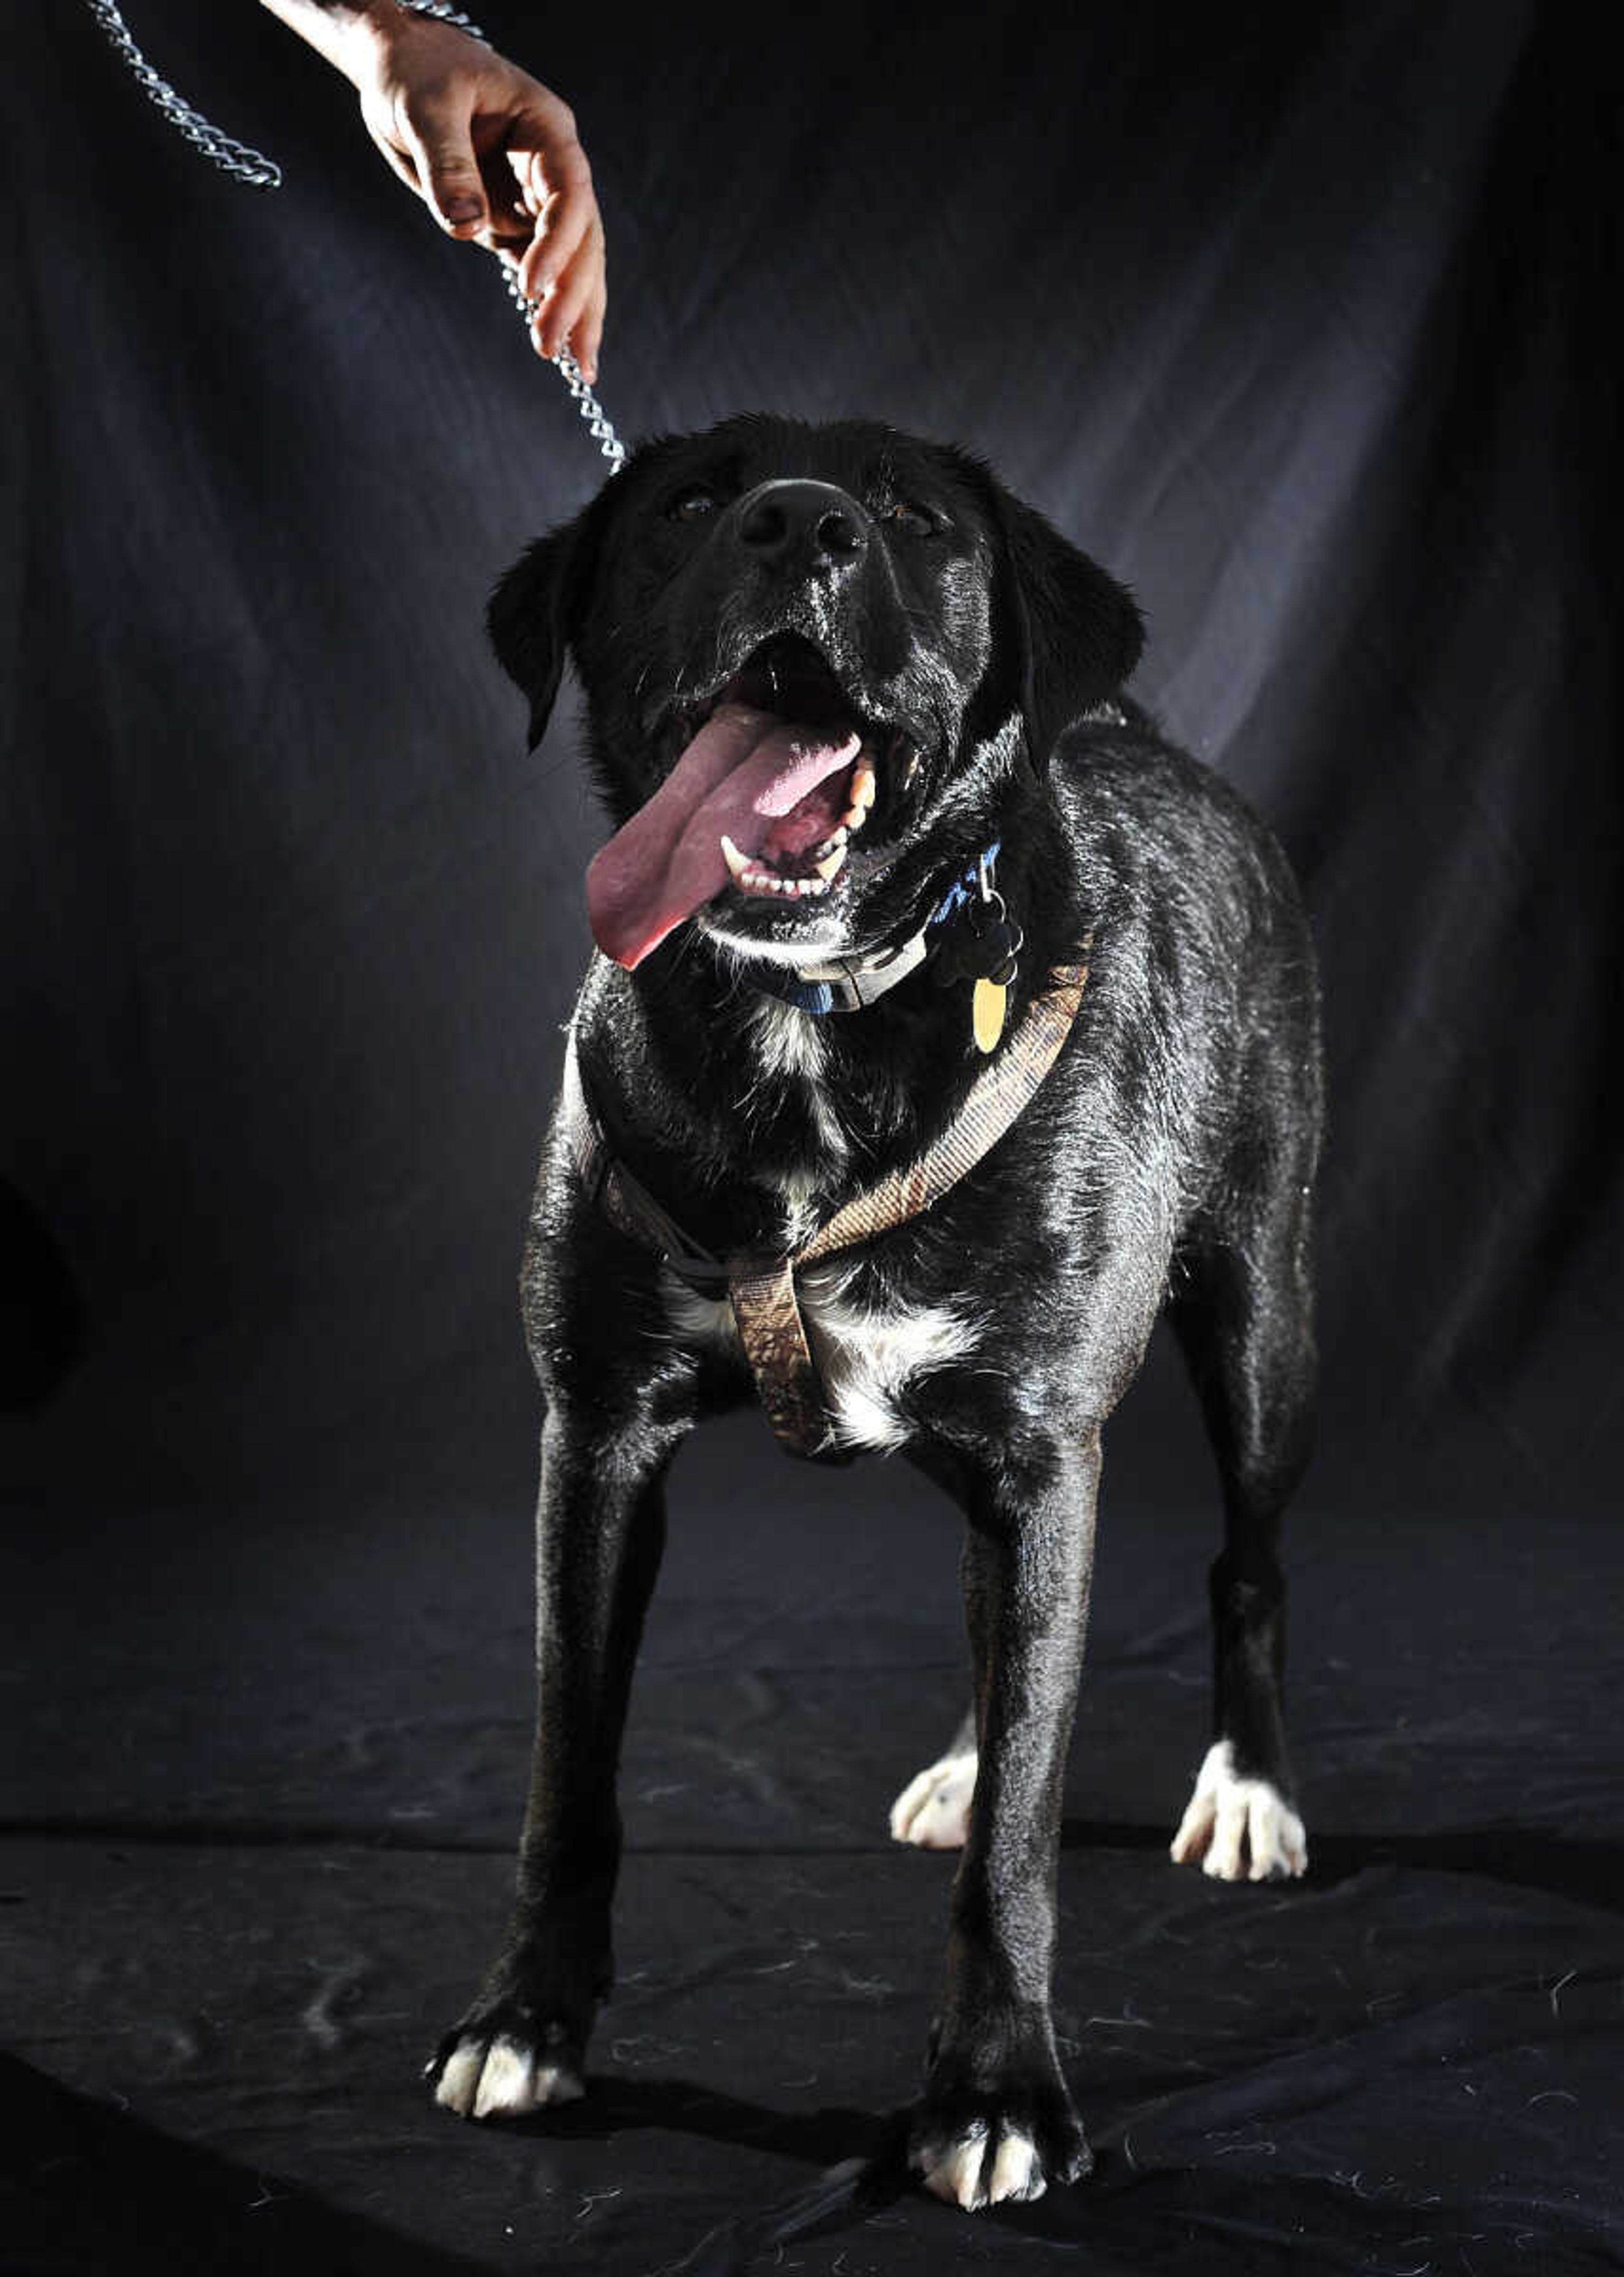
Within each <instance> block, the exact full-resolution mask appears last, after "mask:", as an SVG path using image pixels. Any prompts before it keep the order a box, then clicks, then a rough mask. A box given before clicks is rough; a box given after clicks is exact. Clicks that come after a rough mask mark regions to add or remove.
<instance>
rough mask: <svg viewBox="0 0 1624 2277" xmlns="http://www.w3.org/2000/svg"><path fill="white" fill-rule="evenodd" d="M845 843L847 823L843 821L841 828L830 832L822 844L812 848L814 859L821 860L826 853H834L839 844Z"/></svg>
mask: <svg viewBox="0 0 1624 2277" xmlns="http://www.w3.org/2000/svg"><path fill="white" fill-rule="evenodd" d="M845 843H846V825H845V824H844V823H842V824H841V825H840V827H839V830H832V831H831V832H830V834H829V835H828V837H827V838H825V839H824V841H823V844H822V845H821V846H815V847H814V848H813V849H812V859H813V860H814V861H815V862H821V861H822V860H823V857H824V855H825V854H832V853H833V852H834V850H835V849H836V847H837V846H844V845H845Z"/></svg>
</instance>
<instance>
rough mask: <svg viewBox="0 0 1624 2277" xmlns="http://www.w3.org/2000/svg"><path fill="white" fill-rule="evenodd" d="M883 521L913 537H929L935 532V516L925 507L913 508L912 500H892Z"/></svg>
mask: <svg viewBox="0 0 1624 2277" xmlns="http://www.w3.org/2000/svg"><path fill="white" fill-rule="evenodd" d="M883 519H884V521H886V522H892V523H893V524H894V525H895V527H896V528H897V529H906V530H907V532H908V533H909V535H910V536H911V537H931V536H933V535H934V533H935V530H936V516H935V515H934V514H931V513H930V511H929V510H928V509H927V508H926V507H924V506H915V505H914V501H913V499H892V502H891V504H890V505H889V506H887V507H886V508H885V511H884V516H883Z"/></svg>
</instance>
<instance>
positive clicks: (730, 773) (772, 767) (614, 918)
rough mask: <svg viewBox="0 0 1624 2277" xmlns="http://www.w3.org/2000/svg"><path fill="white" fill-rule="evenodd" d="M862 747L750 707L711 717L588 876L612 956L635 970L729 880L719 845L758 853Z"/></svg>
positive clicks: (596, 929)
mask: <svg viewBox="0 0 1624 2277" xmlns="http://www.w3.org/2000/svg"><path fill="white" fill-rule="evenodd" d="M860 742H861V739H860V738H859V736H858V735H856V734H854V733H853V732H850V731H848V732H847V733H846V735H845V736H844V737H843V738H842V739H841V740H840V741H839V742H835V741H832V740H831V733H830V731H829V730H828V729H827V728H817V727H797V726H794V725H793V724H792V723H791V722H790V721H788V720H779V719H777V718H775V717H774V715H773V714H772V713H771V712H757V711H755V709H754V708H753V707H752V706H751V705H749V704H718V706H717V709H716V710H715V711H714V712H712V713H711V715H710V719H709V720H706V722H705V724H704V726H703V727H702V728H701V729H700V731H699V733H698V735H695V736H694V740H693V742H691V743H690V744H689V745H688V747H687V750H685V751H684V752H683V754H682V756H681V758H679V760H678V761H677V764H676V765H675V766H674V767H673V768H672V771H671V773H670V774H669V775H667V776H666V778H665V781H664V782H663V783H662V784H661V785H660V788H658V790H656V792H655V794H654V796H653V797H652V798H651V799H650V800H649V803H648V804H647V805H646V806H640V807H639V808H638V810H637V811H636V813H635V814H634V816H633V817H632V819H631V820H630V821H629V822H628V823H627V824H626V826H625V827H624V828H623V829H620V830H617V831H616V833H615V834H614V836H613V837H612V838H611V840H610V841H609V843H608V845H607V846H604V847H602V848H600V849H599V850H598V852H597V853H596V855H595V856H594V857H593V860H592V864H591V866H590V868H589V869H588V872H587V913H588V917H589V918H591V920H592V933H593V937H594V939H595V940H596V942H597V945H598V947H599V948H601V949H602V950H603V954H604V956H612V957H613V958H614V960H615V963H617V964H624V965H625V966H626V970H627V971H631V969H632V967H633V966H634V965H635V964H639V963H641V961H642V959H643V958H644V957H645V956H648V954H649V950H650V949H651V948H657V947H658V946H659V944H660V942H661V941H663V940H664V938H665V936H666V934H667V933H670V931H671V930H672V926H673V925H680V924H681V923H682V920H683V919H684V918H687V917H692V916H693V914H694V910H696V909H698V908H699V906H700V904H701V903H702V902H708V901H709V900H710V897H711V895H713V894H719V893H720V892H721V890H722V888H723V887H724V886H725V885H726V883H727V881H728V869H727V861H726V857H725V855H724V854H723V852H722V837H723V834H724V833H725V834H727V836H728V837H730V838H731V839H732V841H733V843H734V845H735V846H737V847H738V849H739V850H740V853H741V854H757V853H759V852H760V851H761V849H762V848H763V844H764V843H765V841H766V837H767V832H768V829H769V827H770V824H771V821H772V818H773V817H774V816H775V815H784V814H787V813H788V812H789V811H790V809H791V808H792V807H793V806H794V805H796V804H797V803H799V801H800V800H801V799H803V798H804V797H805V796H806V795H807V793H808V791H809V790H811V789H812V788H814V786H815V785H816V784H818V783H820V782H822V781H823V778H824V777H825V776H826V775H831V774H833V773H834V772H835V770H836V769H837V768H838V767H845V766H849V765H851V763H852V761H853V760H854V758H856V756H857V752H858V749H859V746H860Z"/></svg>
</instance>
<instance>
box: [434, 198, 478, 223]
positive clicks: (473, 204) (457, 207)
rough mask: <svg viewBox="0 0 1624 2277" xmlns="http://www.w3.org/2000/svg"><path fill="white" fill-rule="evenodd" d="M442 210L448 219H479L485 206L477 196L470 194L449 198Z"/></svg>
mask: <svg viewBox="0 0 1624 2277" xmlns="http://www.w3.org/2000/svg"><path fill="white" fill-rule="evenodd" d="M442 211H443V212H444V216H445V218H446V220H447V221H477V220H478V218H479V217H480V215H481V214H482V212H483V211H484V208H483V207H482V205H481V203H480V202H479V200H478V199H477V198H476V197H474V196H472V195H469V196H467V197H460V198H447V199H446V201H445V203H444V207H443V208H442Z"/></svg>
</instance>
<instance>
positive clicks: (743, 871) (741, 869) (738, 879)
mask: <svg viewBox="0 0 1624 2277" xmlns="http://www.w3.org/2000/svg"><path fill="white" fill-rule="evenodd" d="M722 859H723V860H724V861H725V863H726V864H727V867H728V871H729V873H730V875H731V876H732V880H733V883H734V884H735V885H740V884H741V883H742V882H743V881H744V880H745V879H746V878H747V876H748V874H749V868H750V865H749V863H748V861H747V859H746V857H744V856H743V855H742V854H741V853H740V851H739V849H738V848H737V847H736V846H735V845H734V843H733V841H732V839H731V838H730V837H729V836H728V834H727V833H726V831H724V832H723V833H722Z"/></svg>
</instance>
